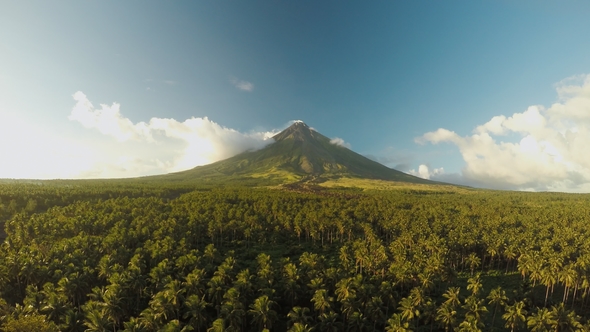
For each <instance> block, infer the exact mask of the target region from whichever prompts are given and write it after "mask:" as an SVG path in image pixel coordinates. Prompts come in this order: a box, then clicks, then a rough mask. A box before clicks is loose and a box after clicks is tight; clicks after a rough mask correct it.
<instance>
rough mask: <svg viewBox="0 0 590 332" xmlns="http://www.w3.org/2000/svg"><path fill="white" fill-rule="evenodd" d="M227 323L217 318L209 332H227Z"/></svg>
mask: <svg viewBox="0 0 590 332" xmlns="http://www.w3.org/2000/svg"><path fill="white" fill-rule="evenodd" d="M225 331H226V329H225V321H224V320H223V318H217V319H216V320H214V321H213V324H211V327H210V328H208V329H207V332H225Z"/></svg>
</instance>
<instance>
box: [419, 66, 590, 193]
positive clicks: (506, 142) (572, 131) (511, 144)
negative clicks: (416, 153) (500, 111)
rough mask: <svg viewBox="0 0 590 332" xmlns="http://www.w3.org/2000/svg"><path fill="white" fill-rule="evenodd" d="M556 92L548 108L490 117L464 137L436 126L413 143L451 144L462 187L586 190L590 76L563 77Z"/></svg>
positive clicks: (589, 183)
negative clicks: (455, 151)
mask: <svg viewBox="0 0 590 332" xmlns="http://www.w3.org/2000/svg"><path fill="white" fill-rule="evenodd" d="M556 90H557V96H558V100H557V102H555V103H554V104H553V105H551V106H549V107H547V108H545V107H543V106H541V105H535V106H530V107H528V109H526V110H525V111H524V112H521V113H514V114H513V115H512V116H509V117H507V116H504V115H499V116H494V117H493V118H492V119H490V120H489V121H488V122H486V123H484V124H482V125H479V126H477V127H476V128H475V129H474V130H473V132H472V134H471V135H467V136H461V135H459V134H457V133H455V132H454V131H451V130H448V129H445V128H439V129H438V130H436V131H432V132H428V133H426V134H424V135H422V136H421V137H418V138H416V142H417V143H421V144H425V143H431V144H438V143H451V144H454V145H456V146H457V147H458V148H459V151H460V153H461V155H462V157H463V160H464V161H465V166H464V168H463V169H462V172H461V174H460V175H461V177H462V178H463V179H461V180H460V181H459V182H463V183H464V184H471V185H475V186H483V187H489V188H498V189H519V190H550V191H572V192H577V191H580V192H588V191H590V153H589V152H588V147H589V146H590V75H580V76H575V77H570V78H568V79H565V80H563V81H561V82H559V83H558V84H557V85H556ZM417 173H418V174H420V169H419V170H418V172H417ZM424 174H425V173H424ZM431 175H432V174H431ZM446 176H448V175H446ZM433 177H435V178H436V179H437V180H441V181H442V180H444V176H442V175H441V176H439V177H438V178H437V177H436V176H433Z"/></svg>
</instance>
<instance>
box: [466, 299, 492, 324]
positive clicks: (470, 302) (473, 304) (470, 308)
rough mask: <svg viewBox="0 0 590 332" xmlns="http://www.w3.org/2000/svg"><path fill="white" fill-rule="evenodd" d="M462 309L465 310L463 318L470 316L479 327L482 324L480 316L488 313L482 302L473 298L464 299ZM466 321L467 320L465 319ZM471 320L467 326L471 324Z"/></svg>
mask: <svg viewBox="0 0 590 332" xmlns="http://www.w3.org/2000/svg"><path fill="white" fill-rule="evenodd" d="M463 308H464V309H465V310H466V313H465V316H466V317H467V316H472V317H473V318H474V321H475V323H476V325H477V326H478V327H479V326H480V325H481V322H482V316H483V315H484V314H485V313H487V312H488V309H487V308H486V307H485V306H484V305H483V300H482V299H478V298H477V297H475V296H470V297H468V298H467V299H465V304H464V305H463ZM466 321H467V319H466ZM471 322H472V321H471V320H470V321H469V324H471Z"/></svg>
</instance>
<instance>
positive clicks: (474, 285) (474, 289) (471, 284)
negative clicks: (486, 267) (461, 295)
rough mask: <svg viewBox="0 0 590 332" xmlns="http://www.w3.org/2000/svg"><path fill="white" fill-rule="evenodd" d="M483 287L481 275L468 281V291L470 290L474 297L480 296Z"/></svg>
mask: <svg viewBox="0 0 590 332" xmlns="http://www.w3.org/2000/svg"><path fill="white" fill-rule="evenodd" d="M482 287H483V286H482V284H481V279H480V275H479V273H478V274H476V275H475V277H471V278H469V279H468V280H467V290H470V291H471V294H472V295H473V296H476V295H477V294H479V291H480V290H481V289H482Z"/></svg>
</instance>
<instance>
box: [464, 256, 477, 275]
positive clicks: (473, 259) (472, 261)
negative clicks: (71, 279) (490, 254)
mask: <svg viewBox="0 0 590 332" xmlns="http://www.w3.org/2000/svg"><path fill="white" fill-rule="evenodd" d="M465 261H466V263H467V264H469V269H470V270H471V275H473V271H475V269H476V268H478V267H479V265H480V264H481V259H479V257H477V255H476V254H475V253H473V252H472V253H470V254H469V256H467V258H466V259H465Z"/></svg>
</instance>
